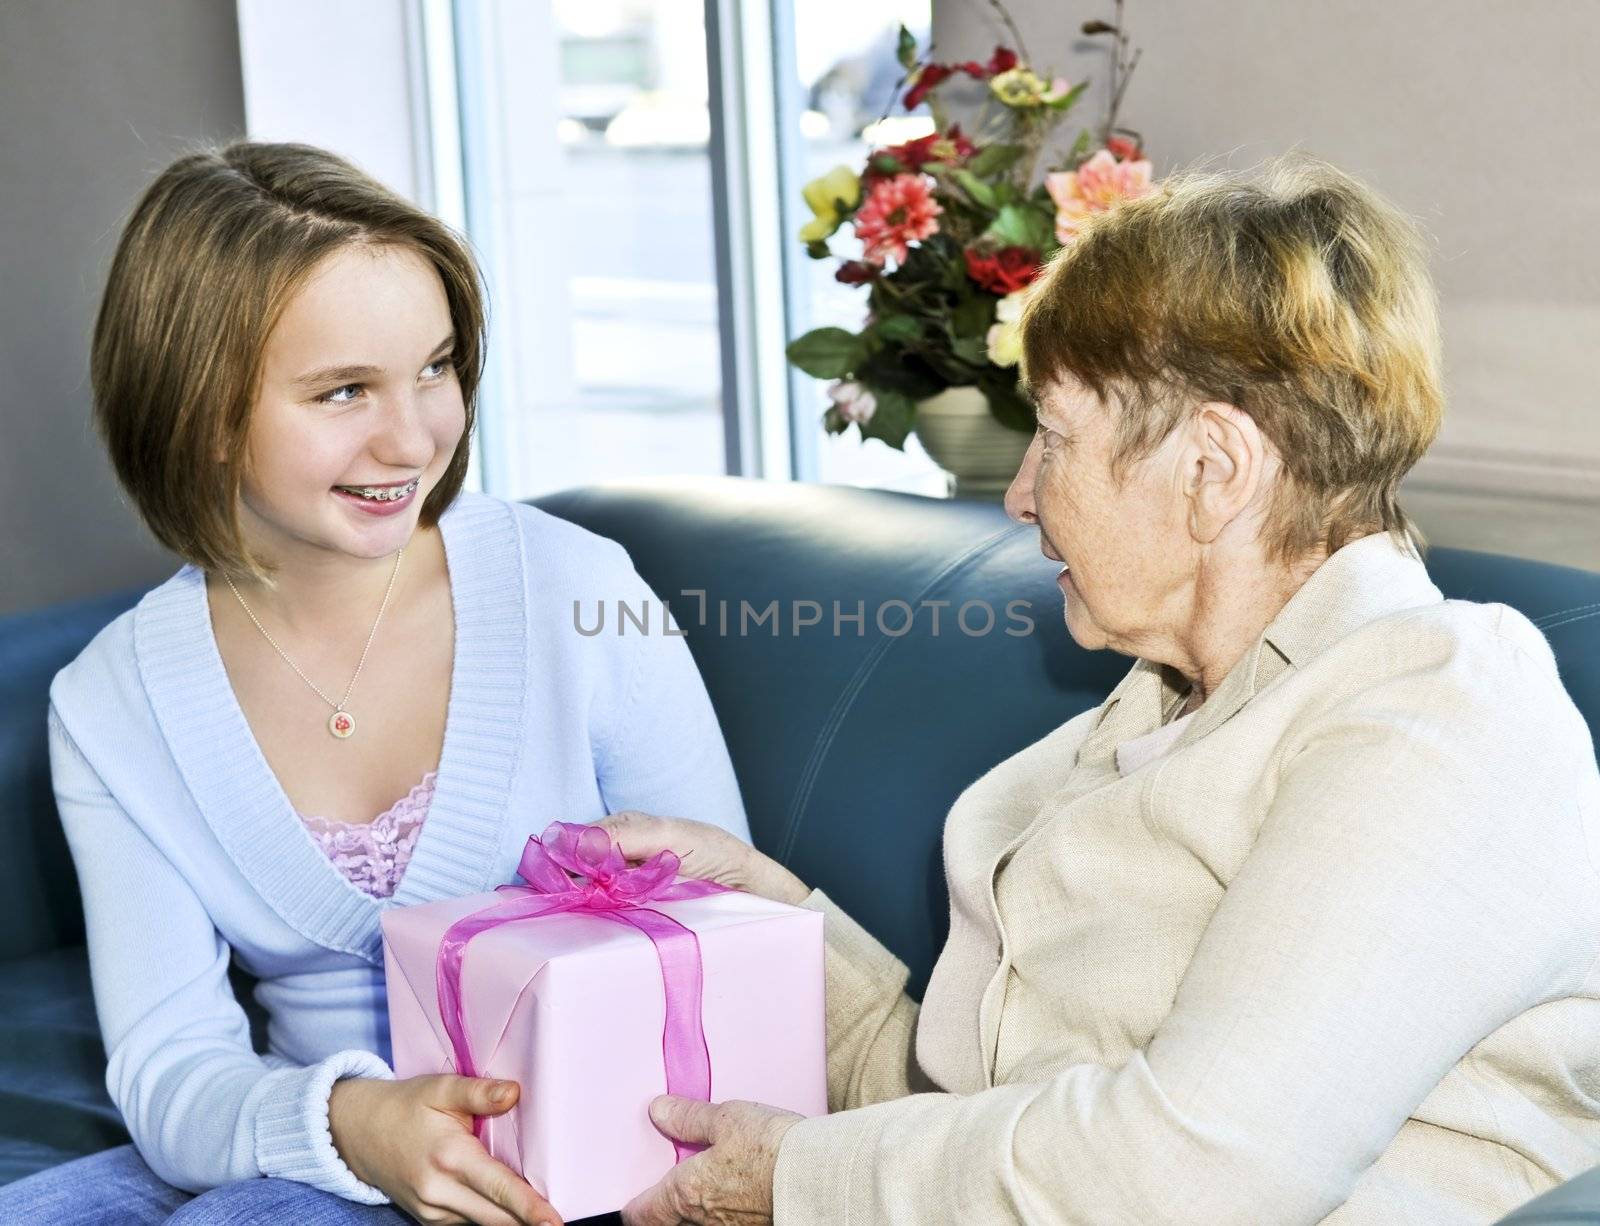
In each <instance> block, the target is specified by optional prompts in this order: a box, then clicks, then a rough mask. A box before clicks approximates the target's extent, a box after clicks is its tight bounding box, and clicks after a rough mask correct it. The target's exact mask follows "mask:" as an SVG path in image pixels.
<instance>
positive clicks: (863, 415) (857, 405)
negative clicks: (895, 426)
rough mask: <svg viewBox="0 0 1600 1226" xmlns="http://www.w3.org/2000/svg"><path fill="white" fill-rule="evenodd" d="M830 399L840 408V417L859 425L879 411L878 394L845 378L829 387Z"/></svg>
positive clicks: (864, 423) (869, 419)
mask: <svg viewBox="0 0 1600 1226" xmlns="http://www.w3.org/2000/svg"><path fill="white" fill-rule="evenodd" d="M828 399H829V400H831V401H833V407H834V408H836V409H837V410H839V416H840V417H842V418H843V419H844V420H845V421H853V422H855V423H856V424H857V425H859V426H864V425H866V424H867V423H868V422H869V421H871V420H872V415H873V414H874V413H875V412H877V411H878V398H877V397H876V396H874V395H873V394H872V393H871V392H870V391H868V390H867V389H866V388H865V387H863V386H862V385H861V384H859V383H855V382H851V381H848V380H844V379H841V380H839V381H838V382H837V383H834V384H832V385H831V386H830V387H829V388H828Z"/></svg>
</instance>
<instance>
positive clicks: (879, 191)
mask: <svg viewBox="0 0 1600 1226" xmlns="http://www.w3.org/2000/svg"><path fill="white" fill-rule="evenodd" d="M942 212H944V210H943V209H942V208H940V207H939V205H938V202H937V201H935V200H934V198H933V192H932V191H931V190H930V189H929V187H928V180H927V179H926V178H925V177H924V176H922V175H913V174H904V175H894V176H893V177H891V178H888V179H880V180H878V182H877V183H875V184H873V186H872V191H871V193H869V194H868V196H867V199H866V201H865V202H864V203H863V204H862V206H861V207H860V208H859V209H858V210H857V211H856V218H855V226H856V237H857V238H859V239H860V240H861V242H862V246H863V248H864V250H863V251H862V257H863V258H864V259H867V260H870V261H871V262H872V263H874V264H882V263H883V262H884V261H885V260H886V259H887V258H888V257H889V256H891V255H892V256H894V258H895V262H896V263H899V264H903V263H905V259H906V253H907V251H908V250H909V245H910V244H911V243H914V242H916V241H918V240H919V239H924V238H927V237H928V236H929V235H930V234H935V233H937V232H938V229H939V223H938V222H937V221H935V220H934V219H935V218H936V217H938V216H939V214H940V213H942Z"/></svg>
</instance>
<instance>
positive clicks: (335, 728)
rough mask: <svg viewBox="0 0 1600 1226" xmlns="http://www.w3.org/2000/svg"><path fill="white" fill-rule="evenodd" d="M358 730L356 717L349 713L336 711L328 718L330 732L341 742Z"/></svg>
mask: <svg viewBox="0 0 1600 1226" xmlns="http://www.w3.org/2000/svg"><path fill="white" fill-rule="evenodd" d="M355 730H356V721H355V717H354V716H352V715H351V714H350V713H349V712H348V711H335V712H334V713H333V714H332V715H330V716H328V731H329V732H331V733H333V735H334V736H336V737H338V738H339V739H340V740H341V741H342V740H344V738H345V737H347V736H349V735H350V734H351V733H352V732H354V731H355Z"/></svg>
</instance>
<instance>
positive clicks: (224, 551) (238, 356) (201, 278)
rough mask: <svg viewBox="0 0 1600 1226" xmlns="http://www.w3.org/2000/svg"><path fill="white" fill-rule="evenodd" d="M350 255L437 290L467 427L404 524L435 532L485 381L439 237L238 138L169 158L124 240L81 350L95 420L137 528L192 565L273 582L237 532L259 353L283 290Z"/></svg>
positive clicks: (468, 258) (460, 263) (470, 287)
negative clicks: (414, 272) (352, 249)
mask: <svg viewBox="0 0 1600 1226" xmlns="http://www.w3.org/2000/svg"><path fill="white" fill-rule="evenodd" d="M347 244H367V245H392V246H396V247H403V248H407V249H409V250H411V251H413V252H415V253H416V254H418V255H420V256H421V257H422V258H423V259H425V260H427V261H428V263H429V264H431V265H432V266H433V267H434V269H436V270H437V271H438V273H439V276H440V279H441V280H442V281H443V283H444V292H445V298H446V300H447V302H448V304H449V311H450V319H451V323H452V325H453V327H454V331H455V338H456V339H455V352H454V355H453V357H452V359H451V361H452V364H453V365H454V366H455V370H456V376H457V380H458V382H459V384H460V387H461V396H462V399H463V401H464V402H465V406H466V429H465V431H464V432H463V433H462V437H461V443H460V445H459V446H458V447H457V448H456V453H455V455H454V456H453V457H452V458H451V460H450V464H449V466H448V467H447V468H446V469H445V471H444V474H443V475H442V476H441V477H440V479H439V483H438V484H437V485H436V486H435V487H434V488H433V489H432V490H431V491H429V493H428V497H427V498H426V499H425V500H424V502H423V504H422V507H421V509H420V511H419V513H418V518H419V521H420V523H421V524H422V526H423V527H432V526H433V525H434V524H436V523H437V522H438V519H439V516H440V514H441V513H443V511H444V509H445V508H446V507H448V506H449V505H450V503H451V502H453V501H454V500H455V497H456V495H457V494H459V493H460V492H461V487H462V484H463V483H464V481H465V480H466V475H467V465H468V461H469V455H470V452H469V448H470V446H471V438H472V430H473V423H474V420H475V416H476V403H477V392H478V385H479V382H480V381H481V379H482V373H483V355H484V332H485V318H484V300H483V289H482V276H481V273H480V271H479V269H478V266H477V264H476V262H475V260H474V258H473V255H472V252H471V249H470V248H469V247H468V246H467V244H466V243H465V242H464V241H463V240H462V239H461V238H460V237H459V236H457V235H456V233H455V232H454V231H452V230H451V229H450V228H449V227H448V226H446V225H445V224H444V223H442V222H440V221H439V220H438V219H437V218H435V217H432V216H430V215H429V214H428V213H427V212H425V211H424V210H422V209H420V208H417V207H416V206H415V205H413V204H411V203H410V202H409V201H407V200H405V199H404V198H402V197H401V196H399V195H397V194H396V193H395V192H393V191H391V190H390V189H389V188H387V187H385V186H384V185H383V184H382V183H379V182H378V181H377V180H375V179H373V178H371V177H369V176H368V175H366V174H365V173H363V172H362V171H361V170H359V169H357V168H356V167H355V166H353V165H352V164H351V163H349V162H347V161H345V160H344V159H342V158H340V157H337V156H336V155H334V154H332V153H329V152H327V151H326V150H323V149H318V148H315V147H313V146H310V145H300V144H265V143H257V142H249V141H236V142H234V143H232V144H229V145H227V146H225V147H222V148H213V147H210V146H206V147H202V148H200V149H198V150H196V151H193V152H190V153H187V154H185V155H184V156H182V157H180V158H179V159H178V160H177V161H175V162H173V163H172V165H170V166H168V167H167V168H166V170H164V171H163V172H162V173H161V174H160V175H159V176H157V178H156V179H155V181H154V182H153V183H151V185H150V186H149V188H148V189H147V190H146V191H145V193H144V195H143V196H142V197H141V198H140V200H139V202H138V204H137V205H136V206H135V208H134V210H133V215H132V217H131V218H130V219H129V221H128V223H127V226H126V227H125V228H124V230H123V234H122V238H121V241H120V242H119V244H118V246H117V252H116V256H115V258H114V259H113V261H112V264H111V272H110V277H109V279H108V281H107V284H106V289H105V295H104V297H103V298H102V300H101V304H100V313H99V318H98V319H97V321H96V323H95V330H94V342H93V346H92V349H91V356H90V377H91V381H92V383H93V386H94V420H95V424H96V426H97V428H98V430H99V432H100V435H101V437H102V438H103V440H104V441H105V444H106V448H107V450H108V451H109V452H110V457H111V464H112V467H113V469H114V470H115V471H116V474H117V478H118V480H119V481H120V482H121V484H122V486H123V488H124V489H125V490H126V491H127V492H128V494H129V496H130V497H131V498H132V500H133V503H134V506H135V508H136V509H137V511H138V513H139V515H140V518H141V519H143V521H144V523H145V525H146V526H147V527H148V528H149V529H150V531H151V532H152V534H153V535H154V536H155V537H156V539H157V540H158V541H160V542H161V543H162V544H163V545H165V546H166V547H167V548H168V549H170V550H172V551H173V552H174V553H176V554H178V555H179V556H180V557H182V558H183V559H185V560H186V561H188V562H192V563H193V564H195V565H196V566H198V567H200V568H201V569H202V570H205V571H208V572H214V573H220V574H225V575H228V576H230V577H239V578H244V577H252V578H256V579H259V580H262V581H263V582H266V583H268V584H271V583H272V582H273V578H272V568H271V567H270V566H268V564H266V563H265V562H263V561H262V560H261V559H259V558H257V557H255V556H254V555H253V554H252V552H251V551H250V550H249V548H248V547H247V545H246V543H245V539H244V535H243V531H242V528H241V525H240V519H239V490H240V484H241V477H242V475H243V471H244V463H245V459H246V451H247V447H246V444H247V440H248V435H249V427H250V415H251V408H252V406H253V404H254V402H255V397H256V395H257V391H258V387H259V382H260V378H261V371H262V357H263V353H264V351H265V348H266V342H267V337H268V336H269V335H270V334H271V332H272V329H273V326H274V325H275V324H276V323H277V321H278V318H279V316H280V315H281V314H282V312H283V309H284V307H285V306H286V305H287V304H288V302H289V300H290V298H291V297H292V296H293V294H294V293H295V292H296V291H297V290H298V289H299V288H300V286H301V285H303V284H304V283H305V281H306V280H307V278H308V277H309V275H310V273H311V272H312V270H313V269H314V268H315V267H316V265H317V264H318V262H319V261H321V260H322V258H323V257H324V256H326V255H328V254H330V253H331V252H333V251H334V250H336V249H338V248H341V247H343V246H345V245H347ZM219 451H220V452H221V453H222V454H223V455H224V456H225V457H226V458H225V459H224V460H223V461H222V462H221V463H218V462H217V459H216V456H217V453H218V452H219Z"/></svg>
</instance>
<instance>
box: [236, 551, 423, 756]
mask: <svg viewBox="0 0 1600 1226" xmlns="http://www.w3.org/2000/svg"><path fill="white" fill-rule="evenodd" d="M404 553H405V550H404V549H398V550H396V551H395V555H394V570H393V571H391V572H390V574H389V586H388V588H387V589H386V590H385V591H384V593H383V603H382V604H381V605H379V606H378V616H377V617H376V618H375V619H374V620H373V623H372V630H371V631H370V632H369V633H368V634H367V645H366V647H363V648H362V649H361V661H360V663H358V664H357V665H356V673H355V677H351V678H350V684H349V685H347V686H346V687H345V691H344V697H343V698H341V699H340V700H339V701H338V702H334V701H333V699H331V698H329V697H328V696H327V695H326V694H324V693H323V692H322V691H321V690H318V689H317V686H316V683H315V682H314V681H312V680H311V678H310V677H308V676H306V675H305V674H304V673H301V672H300V666H299V665H298V664H296V663H295V662H294V661H293V660H291V659H289V655H288V653H287V652H286V651H284V649H283V648H282V647H279V646H278V643H277V640H276V639H274V638H273V637H272V636H271V635H270V634H267V628H266V627H265V626H263V625H262V624H261V621H260V619H259V618H257V617H256V615H255V614H254V613H250V606H249V605H247V604H245V603H244V597H243V596H239V589H238V588H236V587H233V579H232V577H231V576H229V575H227V574H224V575H223V578H225V579H227V580H228V586H229V587H232V588H233V594H234V595H235V596H238V598H239V603H240V604H241V605H243V606H244V611H245V612H246V613H250V620H251V621H253V622H255V624H256V629H257V630H259V631H261V633H262V634H263V635H264V636H265V637H266V640H267V642H269V643H271V644H272V649H273V650H274V651H276V652H277V653H278V654H279V655H280V656H282V657H283V659H284V662H285V663H287V664H288V665H289V667H290V668H292V669H294V671H295V672H297V673H300V680H302V681H304V682H305V683H306V684H307V685H309V686H310V687H311V688H312V689H313V690H316V692H317V697H318V698H320V699H322V701H323V702H325V703H327V704H328V705H329V706H330V707H332V708H333V714H332V715H330V716H328V731H329V732H330V733H332V734H333V735H334V736H336V737H338V738H339V739H340V740H341V741H342V740H344V739H345V738H346V737H348V736H350V735H351V734H352V733H354V732H355V730H356V719H355V716H353V715H351V714H350V712H348V711H346V710H345V709H344V704H345V703H346V702H348V701H349V699H350V691H351V690H353V689H355V688H356V677H359V676H361V666H362V665H363V664H365V663H366V662H367V651H368V650H369V649H370V648H371V647H372V637H373V635H375V634H377V633H378V623H379V622H381V621H382V620H383V611H384V610H385V609H386V608H388V607H389V593H390V592H392V591H394V578H395V576H396V575H398V574H399V573H400V558H401V556H402V555H403V554H404Z"/></svg>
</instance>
